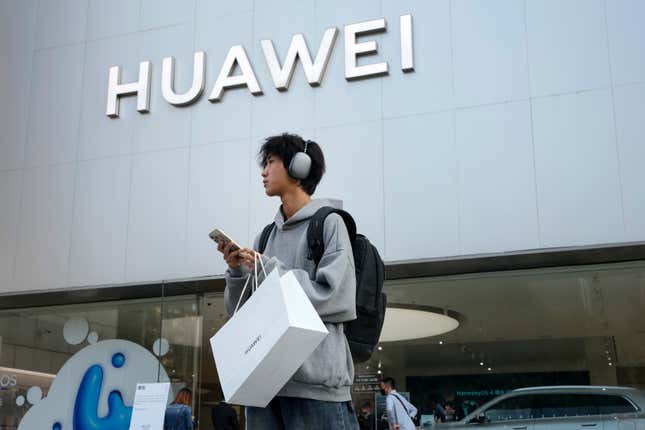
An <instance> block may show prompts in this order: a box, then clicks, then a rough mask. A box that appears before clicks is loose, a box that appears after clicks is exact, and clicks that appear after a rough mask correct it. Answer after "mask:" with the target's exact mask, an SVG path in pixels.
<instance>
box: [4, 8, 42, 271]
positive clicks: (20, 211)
mask: <svg viewBox="0 0 645 430" xmlns="http://www.w3.org/2000/svg"><path fill="white" fill-rule="evenodd" d="M41 1H42V0H40V1H38V2H37V3H36V10H35V12H34V13H35V16H34V21H35V23H36V33H35V34H34V46H33V48H32V51H31V70H30V71H29V77H30V79H29V82H27V85H28V89H27V108H26V111H27V119H26V121H25V134H24V142H23V146H22V168H21V170H22V175H21V178H20V187H19V190H20V191H19V193H20V197H19V202H18V222H17V224H16V236H15V239H14V240H15V242H14V243H15V244H14V250H13V263H12V267H11V280H12V281H13V282H15V283H17V281H18V279H17V267H18V254H19V253H20V248H21V246H20V241H21V239H22V235H21V230H22V223H23V219H24V218H25V217H24V216H23V214H24V212H25V210H24V209H25V208H24V201H25V184H26V172H27V168H26V166H27V145H28V144H29V129H30V125H31V118H32V115H31V92H32V90H33V82H34V69H35V68H34V64H35V60H36V47H37V46H38V29H40V25H38V16H39V14H40V3H41Z"/></svg>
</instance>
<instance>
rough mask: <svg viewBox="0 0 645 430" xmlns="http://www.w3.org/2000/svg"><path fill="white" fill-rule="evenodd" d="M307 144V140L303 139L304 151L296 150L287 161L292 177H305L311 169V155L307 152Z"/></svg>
mask: <svg viewBox="0 0 645 430" xmlns="http://www.w3.org/2000/svg"><path fill="white" fill-rule="evenodd" d="M307 146H309V141H308V140H306V141H305V149H304V151H300V152H297V153H296V154H295V155H294V156H293V158H292V159H291V163H289V169H287V171H288V172H289V176H291V177H292V178H293V179H301V180H302V179H306V178H307V176H309V172H310V171H311V157H310V156H309V154H307Z"/></svg>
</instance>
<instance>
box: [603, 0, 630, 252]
mask: <svg viewBox="0 0 645 430" xmlns="http://www.w3.org/2000/svg"><path fill="white" fill-rule="evenodd" d="M603 12H604V14H605V40H606V42H607V63H608V68H609V92H610V95H611V115H612V123H613V126H614V147H615V151H616V175H617V176H618V178H617V179H618V192H619V194H618V197H619V198H620V209H621V215H622V217H623V240H627V222H626V219H625V197H624V195H623V178H622V174H621V163H620V149H619V146H618V122H617V120H616V97H615V95H614V73H613V69H612V64H611V45H610V44H609V19H608V17H607V0H605V1H603Z"/></svg>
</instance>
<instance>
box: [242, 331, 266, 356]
mask: <svg viewBox="0 0 645 430" xmlns="http://www.w3.org/2000/svg"><path fill="white" fill-rule="evenodd" d="M261 339H262V335H261V334H259V335H258V337H256V338H255V339H254V340H253V342H252V343H251V345H249V347H248V348H246V350H245V351H244V355H246V354H248V353H249V352H251V350H252V349H253V348H255V346H256V345H257V344H258V343H260V340H261Z"/></svg>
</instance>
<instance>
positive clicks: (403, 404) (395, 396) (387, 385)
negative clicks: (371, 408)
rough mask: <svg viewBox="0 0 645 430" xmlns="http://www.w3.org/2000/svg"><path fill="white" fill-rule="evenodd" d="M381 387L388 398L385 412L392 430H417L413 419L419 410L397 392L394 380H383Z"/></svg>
mask: <svg viewBox="0 0 645 430" xmlns="http://www.w3.org/2000/svg"><path fill="white" fill-rule="evenodd" d="M380 385H381V394H383V395H384V396H386V397H385V411H386V412H387V420H388V422H389V424H390V430H415V429H416V426H415V425H414V421H412V418H411V417H414V416H416V415H417V412H418V411H417V408H415V407H414V405H412V404H411V403H410V402H408V401H407V399H406V398H405V397H403V396H402V395H400V394H399V393H397V392H396V384H395V382H394V378H390V377H388V378H383V380H382V381H381V384H380Z"/></svg>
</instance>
